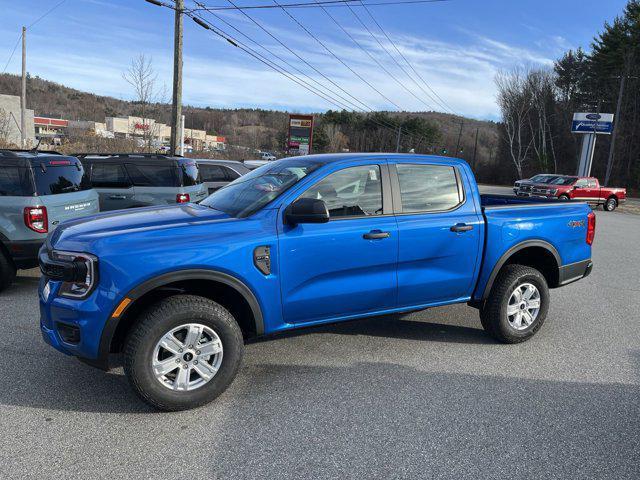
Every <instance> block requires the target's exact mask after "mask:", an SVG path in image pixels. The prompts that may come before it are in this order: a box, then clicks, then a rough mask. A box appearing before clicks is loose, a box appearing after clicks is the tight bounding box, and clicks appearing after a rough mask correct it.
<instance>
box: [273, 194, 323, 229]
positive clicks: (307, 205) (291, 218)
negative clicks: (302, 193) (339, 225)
mask: <svg viewBox="0 0 640 480" xmlns="http://www.w3.org/2000/svg"><path fill="white" fill-rule="evenodd" d="M284 221H285V222H286V223H288V224H289V225H297V224H298V223H327V222H328V221H329V210H327V205H326V204H325V203H324V202H323V201H322V200H318V199H316V198H299V199H298V200H296V201H295V202H293V203H292V204H291V205H289V206H288V207H287V209H286V211H285V212H284Z"/></svg>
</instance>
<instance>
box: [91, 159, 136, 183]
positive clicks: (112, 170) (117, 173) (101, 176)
mask: <svg viewBox="0 0 640 480" xmlns="http://www.w3.org/2000/svg"><path fill="white" fill-rule="evenodd" d="M91 184H92V185H93V186H94V187H98V188H99V187H104V188H128V187H130V186H131V181H130V180H129V176H128V175H127V172H126V170H125V169H124V165H122V164H118V163H98V162H97V163H94V164H93V165H92V166H91Z"/></svg>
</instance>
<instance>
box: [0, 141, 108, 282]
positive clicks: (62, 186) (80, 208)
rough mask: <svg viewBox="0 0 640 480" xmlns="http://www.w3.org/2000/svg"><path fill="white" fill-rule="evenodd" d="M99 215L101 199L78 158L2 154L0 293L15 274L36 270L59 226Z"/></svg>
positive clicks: (0, 161) (8, 151) (57, 155)
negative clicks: (40, 255) (41, 251)
mask: <svg viewBox="0 0 640 480" xmlns="http://www.w3.org/2000/svg"><path fill="white" fill-rule="evenodd" d="M96 212H98V194H97V193H96V192H95V190H92V189H91V185H90V184H89V181H88V179H87V178H86V175H85V172H84V169H83V168H82V164H81V163H80V161H79V160H78V159H77V158H74V157H66V156H62V155H60V154H58V153H55V152H54V153H51V152H46V153H45V152H42V153H39V152H36V151H19V150H0V290H3V289H4V288H6V287H7V286H9V284H10V283H11V281H12V280H13V278H14V277H15V275H16V270H17V269H23V268H33V267H35V266H37V265H38V250H39V249H40V247H41V246H42V243H43V242H44V239H45V237H46V236H47V233H48V232H50V231H51V230H53V229H54V228H56V226H57V225H58V224H59V223H60V222H62V221H63V220H68V219H72V218H78V217H81V216H83V215H89V214H93V213H96Z"/></svg>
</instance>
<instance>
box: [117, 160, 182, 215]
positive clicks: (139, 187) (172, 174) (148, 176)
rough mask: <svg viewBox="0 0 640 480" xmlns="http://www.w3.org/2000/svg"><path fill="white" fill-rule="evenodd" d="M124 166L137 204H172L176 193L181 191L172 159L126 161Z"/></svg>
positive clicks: (176, 169) (174, 201)
mask: <svg viewBox="0 0 640 480" xmlns="http://www.w3.org/2000/svg"><path fill="white" fill-rule="evenodd" d="M126 168H127V172H128V173H129V176H130V177H131V180H132V181H133V184H134V186H135V202H136V203H137V205H138V206H146V205H165V204H174V203H176V198H177V195H178V194H179V193H183V192H182V191H181V188H180V178H179V176H178V167H177V165H176V163H175V162H173V161H169V160H164V161H162V160H160V161H148V160H144V161H140V162H127V163H126Z"/></svg>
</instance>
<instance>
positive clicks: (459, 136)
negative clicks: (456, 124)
mask: <svg viewBox="0 0 640 480" xmlns="http://www.w3.org/2000/svg"><path fill="white" fill-rule="evenodd" d="M463 126H464V120H461V121H460V132H459V133H458V142H457V143H456V157H457V156H458V153H459V152H460V140H461V139H462V127H463Z"/></svg>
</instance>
